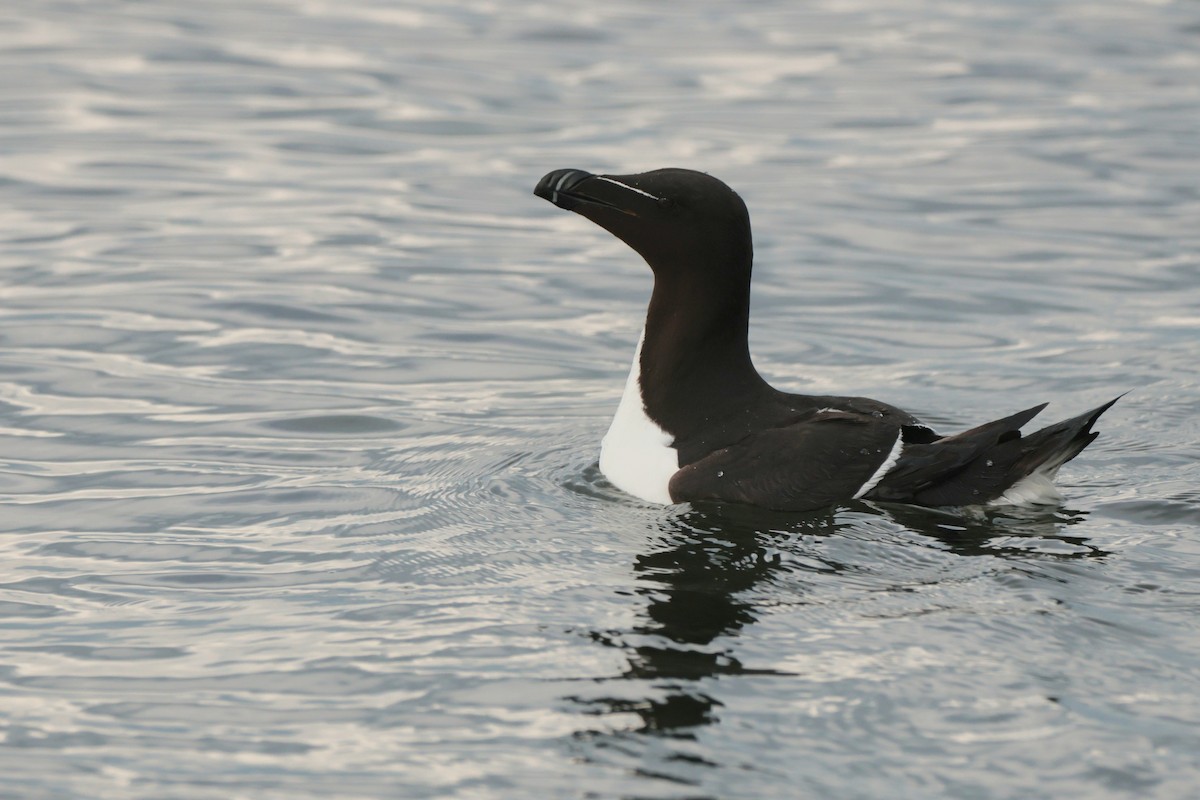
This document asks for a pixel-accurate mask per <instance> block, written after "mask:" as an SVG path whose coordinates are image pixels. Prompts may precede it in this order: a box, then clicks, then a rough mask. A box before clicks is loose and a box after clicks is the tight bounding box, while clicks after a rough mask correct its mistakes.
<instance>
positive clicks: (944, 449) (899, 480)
mask: <svg viewBox="0 0 1200 800" xmlns="http://www.w3.org/2000/svg"><path fill="white" fill-rule="evenodd" d="M1120 399H1121V398H1120V397H1116V398H1114V399H1113V400H1111V401H1109V402H1107V403H1105V404H1104V405H1102V406H1100V407H1099V408H1096V409H1093V410H1091V411H1088V412H1086V413H1083V414H1080V415H1079V416H1077V417H1072V418H1071V419H1068V420H1064V421H1062V422H1058V423H1055V424H1054V425H1050V426H1048V427H1045V428H1042V429H1041V430H1039V431H1037V432H1035V433H1031V434H1029V435H1028V436H1022V435H1021V431H1020V428H1021V426H1022V425H1024V424H1025V423H1026V422H1028V421H1029V420H1031V419H1033V418H1034V417H1035V416H1037V414H1038V412H1039V411H1041V410H1042V409H1043V408H1045V407H1046V406H1045V404H1042V405H1040V406H1035V407H1034V408H1031V409H1028V410H1026V411H1022V412H1020V413H1018V414H1013V415H1012V416H1011V417H1005V418H1004V419H1000V420H996V421H995V422H989V423H987V424H985V425H980V426H979V427H978V428H972V429H971V430H969V431H966V432H964V433H960V434H957V435H955V436H947V437H946V438H943V439H938V440H936V441H934V442H930V443H928V444H906V445H905V446H904V449H903V451H902V452H901V455H900V461H899V462H898V463H897V464H896V466H895V467H893V468H892V469H891V470H890V471H889V472H888V473H887V475H885V476H884V478H883V480H882V481H880V482H879V485H877V486H876V487H875V488H874V489H872V490H871V491H870V492H869V493H868V494H867V495H866V499H868V500H884V501H890V502H898V503H913V504H916V505H922V506H969V505H978V504H981V503H988V502H991V501H993V500H998V499H1000V498H1001V497H1004V495H1005V493H1006V492H1009V490H1010V489H1013V487H1014V486H1015V485H1016V484H1018V483H1019V482H1020V481H1022V480H1023V479H1025V478H1028V477H1030V476H1031V475H1041V476H1044V477H1045V478H1046V479H1047V480H1051V479H1053V478H1054V474H1055V473H1056V472H1057V471H1058V468H1059V467H1061V466H1062V465H1063V464H1065V463H1067V462H1068V461H1070V460H1071V459H1072V458H1074V457H1075V456H1077V455H1079V453H1080V451H1082V450H1083V448H1085V447H1087V446H1088V445H1089V444H1091V443H1092V440H1094V439H1095V438H1096V436H1097V435H1098V434H1096V433H1095V432H1094V431H1093V430H1092V425H1094V424H1095V423H1096V420H1097V419H1099V417H1100V415H1101V414H1103V413H1104V412H1105V411H1107V410H1108V409H1109V408H1110V407H1111V406H1112V404H1113V403H1115V402H1117V400H1120ZM1013 494H1014V495H1017V497H1016V499H1017V500H1020V494H1021V493H1020V492H1014V493H1013Z"/></svg>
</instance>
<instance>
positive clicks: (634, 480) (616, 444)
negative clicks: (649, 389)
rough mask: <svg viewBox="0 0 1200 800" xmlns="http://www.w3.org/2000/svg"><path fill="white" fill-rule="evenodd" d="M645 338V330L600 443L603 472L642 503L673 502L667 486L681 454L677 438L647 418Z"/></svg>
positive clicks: (617, 485) (613, 483) (677, 469)
mask: <svg viewBox="0 0 1200 800" xmlns="http://www.w3.org/2000/svg"><path fill="white" fill-rule="evenodd" d="M645 338H646V332H645V331H644V330H643V331H642V335H641V337H639V338H638V346H637V351H636V352H635V353H634V354H633V366H632V367H631V368H630V370H629V379H628V380H626V381H625V393H624V394H622V395H621V404H620V405H619V406H617V414H616V416H615V417H613V421H612V425H610V426H609V428H608V433H607V434H605V436H604V441H602V442H601V443H600V471H601V472H603V473H604V477H605V478H608V480H609V482H610V483H612V485H613V486H616V487H617V488H618V489H620V490H622V491H624V492H628V493H629V494H631V495H633V496H634V497H637V498H638V499H640V500H646V501H648V502H651V503H670V502H671V493H670V491H668V488H667V487H668V485H669V484H670V482H671V476H672V475H674V474H675V473H676V472H678V471H679V453H678V452H676V450H675V448H673V447H671V443H672V442H673V441H674V440H675V437H673V436H671V434H669V433H667V432H666V431H664V430H663V429H662V428H660V427H658V425H657V424H656V423H655V422H654V421H653V420H652V419H650V417H649V416H647V415H646V406H645V404H644V403H643V402H642V387H641V380H640V378H641V370H640V365H641V356H642V340H643V339H645Z"/></svg>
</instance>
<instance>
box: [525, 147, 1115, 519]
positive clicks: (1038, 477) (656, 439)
mask: <svg viewBox="0 0 1200 800" xmlns="http://www.w3.org/2000/svg"><path fill="white" fill-rule="evenodd" d="M534 194H536V195H537V196H538V197H542V198H545V199H546V200H549V201H550V202H551V203H553V204H554V205H556V206H558V207H559V208H565V209H567V210H569V211H574V212H575V213H577V214H579V215H581V216H583V217H586V218H587V219H590V220H591V221H592V222H594V223H596V224H597V225H599V226H600V227H602V228H604V229H605V230H607V231H609V232H610V233H612V234H613V235H614V236H616V237H617V238H619V239H620V240H621V241H623V242H625V243H626V244H627V245H629V246H630V247H632V248H633V249H634V250H636V251H637V252H638V253H639V254H640V255H641V256H642V257H643V258H644V259H645V260H646V263H648V264H649V265H650V268H651V269H652V270H653V271H654V291H653V294H652V295H651V297H650V306H649V309H648V311H647V313H646V324H645V327H644V328H643V330H642V335H641V337H640V339H639V341H638V346H637V351H636V352H635V354H634V358H633V367H632V369H631V370H630V372H629V378H628V380H627V381H626V383H625V392H624V394H623V395H622V396H621V402H620V405H619V406H618V408H617V413H616V416H615V417H614V418H613V422H612V426H611V427H610V428H609V430H608V434H607V435H606V436H605V437H604V441H603V442H602V444H601V446H600V470H601V471H602V472H603V473H604V476H605V477H606V478H607V479H608V480H609V481H611V482H612V483H613V484H614V485H615V486H617V487H618V488H620V489H622V490H624V491H626V492H628V493H629V494H631V495H634V496H635V497H638V498H640V499H642V500H646V501H650V502H654V503H682V502H688V501H697V500H717V501H726V502H735V503H747V504H751V505H755V506H762V507H765V508H770V509H777V510H782V511H808V510H814V509H819V508H825V507H828V506H833V505H838V504H843V503H847V502H849V501H851V500H857V499H863V500H878V501H885V502H899V503H911V504H915V505H923V506H971V505H981V504H988V503H993V504H1021V505H1024V504H1031V503H1040V502H1054V501H1056V500H1059V499H1061V496H1060V495H1058V494H1057V492H1056V491H1055V490H1054V486H1053V483H1052V481H1053V478H1054V475H1055V473H1056V472H1057V471H1058V468H1059V467H1061V466H1062V465H1063V464H1064V463H1066V462H1067V461H1070V460H1071V459H1072V458H1074V457H1075V456H1076V455H1078V454H1079V452H1080V451H1081V450H1083V448H1085V447H1087V446H1088V444H1090V443H1091V442H1092V440H1093V439H1095V438H1096V435H1097V434H1096V433H1094V432H1093V431H1092V429H1091V427H1092V425H1093V424H1094V423H1095V422H1096V419H1097V418H1098V417H1099V416H1100V415H1101V414H1102V413H1104V411H1105V410H1106V409H1108V407H1109V406H1111V405H1112V404H1113V403H1114V402H1116V400H1113V401H1111V402H1108V403H1105V404H1104V405H1102V406H1100V407H1099V408H1097V409H1094V410H1092V411H1088V412H1086V413H1084V414H1081V415H1079V416H1077V417H1073V418H1071V419H1068V420H1065V421H1063V422H1059V423H1056V424H1054V425H1051V426H1049V427H1046V428H1043V429H1041V430H1039V431H1037V432H1036V433H1032V434H1029V435H1028V436H1022V435H1021V431H1020V428H1021V426H1022V425H1024V424H1025V423H1027V422H1028V421H1029V420H1031V419H1033V417H1034V416H1035V415H1036V414H1037V413H1038V412H1039V411H1041V410H1042V409H1043V408H1045V404H1042V405H1039V406H1035V407H1033V408H1031V409H1028V410H1026V411H1021V412H1019V413H1017V414H1013V415H1012V416H1010V417H1005V418H1004V419H999V420H996V421H994V422H988V423H985V424H983V425H980V426H978V427H976V428H972V429H971V430H968V431H965V432H964V433H959V434H956V435H953V436H940V435H938V434H937V433H935V432H934V431H933V430H931V429H930V428H929V427H927V426H925V425H923V424H921V422H920V421H918V420H917V419H916V418H915V417H914V416H913V415H911V414H909V413H908V412H906V411H902V410H900V409H899V408H896V407H894V406H890V405H888V404H886V403H881V402H879V401H877V400H871V399H868V398H865V397H834V396H810V395H802V394H791V393H788V392H781V391H779V390H777V389H774V388H772V387H771V386H770V385H769V384H768V383H767V382H766V381H765V380H763V378H762V376H761V375H759V374H758V371H757V370H756V369H755V368H754V365H753V364H752V363H751V361H750V351H749V347H748V344H747V331H748V323H749V313H750V269H751V261H752V258H753V248H752V245H751V237H750V215H749V213H748V212H747V210H746V204H745V203H744V202H742V199H741V198H740V197H739V196H738V195H737V194H736V193H735V192H734V191H733V190H732V189H730V188H729V187H728V186H726V185H725V184H724V183H722V182H721V181H719V180H717V179H716V178H713V177H711V176H709V175H706V174H704V173H702V172H695V171H693V170H687V169H659V170H654V171H653V172H644V173H641V174H637V175H593V174H591V173H588V172H584V171H582V170H577V169H560V170H555V171H554V172H551V173H549V174H547V175H546V176H545V177H543V178H542V179H541V180H540V181H539V182H538V184H537V187H536V188H535V189H534Z"/></svg>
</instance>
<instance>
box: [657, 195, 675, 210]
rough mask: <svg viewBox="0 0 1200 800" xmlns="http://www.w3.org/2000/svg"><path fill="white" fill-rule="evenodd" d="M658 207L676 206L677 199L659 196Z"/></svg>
mask: <svg viewBox="0 0 1200 800" xmlns="http://www.w3.org/2000/svg"><path fill="white" fill-rule="evenodd" d="M658 207H659V208H674V207H675V201H674V200H672V199H671V198H669V197H660V198H658Z"/></svg>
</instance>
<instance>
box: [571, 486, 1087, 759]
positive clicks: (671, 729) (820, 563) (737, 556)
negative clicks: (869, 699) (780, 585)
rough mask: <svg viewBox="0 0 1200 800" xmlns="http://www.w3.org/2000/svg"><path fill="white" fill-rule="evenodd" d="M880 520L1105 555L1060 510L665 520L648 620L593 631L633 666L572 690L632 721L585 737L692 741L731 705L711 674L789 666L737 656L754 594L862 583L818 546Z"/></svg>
mask: <svg viewBox="0 0 1200 800" xmlns="http://www.w3.org/2000/svg"><path fill="white" fill-rule="evenodd" d="M872 518H873V519H874V521H875V522H876V523H877V524H879V525H882V526H887V527H889V528H890V529H891V530H892V531H893V532H894V533H897V534H905V533H907V534H917V535H919V536H922V537H928V538H929V539H931V540H933V541H932V542H930V543H929V545H930V546H933V547H935V548H938V549H942V550H947V551H949V552H951V553H953V554H955V555H959V556H965V557H972V556H993V557H1001V558H1012V559H1026V560H1028V559H1030V558H1037V559H1045V558H1048V557H1049V558H1055V559H1057V558H1095V557H1103V556H1105V555H1107V552H1106V551H1104V550H1101V549H1100V548H1098V547H1096V546H1095V545H1092V544H1090V543H1089V542H1088V540H1087V539H1086V538H1085V537H1080V536H1072V535H1070V534H1069V533H1068V531H1069V529H1070V528H1071V526H1073V525H1076V524H1078V523H1079V522H1081V521H1083V520H1084V519H1085V518H1086V515H1085V514H1084V513H1083V512H1072V511H1065V510H1062V509H1055V510H1042V511H1036V512H1015V511H993V512H988V513H974V514H968V513H963V512H958V513H953V512H946V511H940V510H939V511H931V510H927V509H920V508H913V507H905V506H887V507H881V506H874V505H860V506H856V507H855V508H853V509H843V510H841V511H840V512H839V513H838V514H834V513H823V514H813V515H807V516H804V517H800V518H797V516H796V515H794V514H787V515H783V514H776V513H773V512H767V511H762V510H760V509H751V508H744V507H740V506H710V507H696V508H691V509H689V510H687V511H685V512H683V513H681V514H680V515H679V516H677V517H675V518H672V519H670V520H668V521H665V522H664V523H663V524H662V527H661V530H659V531H657V532H656V533H655V535H654V536H653V539H652V543H651V545H650V547H649V548H648V550H647V552H646V553H644V554H642V555H639V556H637V558H636V560H635V561H634V564H633V572H634V577H635V579H636V583H635V589H634V591H633V592H632V594H633V595H634V596H636V597H637V598H638V599H639V601H642V602H644V603H645V609H644V611H642V612H641V614H640V615H639V618H640V623H639V624H637V625H635V626H633V627H631V628H630V629H629V630H626V631H593V632H592V633H591V635H592V638H593V639H594V640H595V641H597V642H599V643H601V644H603V645H605V646H607V647H614V648H619V649H621V650H623V651H624V653H625V656H626V659H627V667H626V669H625V670H624V671H622V672H621V673H620V674H619V675H618V676H616V677H615V678H611V679H607V680H605V681H603V683H602V685H603V686H604V687H605V691H604V693H603V694H601V696H598V697H581V696H574V697H571V698H568V699H569V700H571V701H572V702H574V703H576V704H578V705H579V706H580V707H582V708H583V709H584V711H585V713H587V714H591V715H597V716H602V717H606V718H611V717H621V716H625V717H628V718H629V720H630V721H629V723H627V724H626V723H622V724H619V726H618V728H617V729H616V730H614V729H613V728H612V727H608V729H607V731H597V730H593V731H587V732H584V733H581V734H580V736H581V737H583V738H588V739H592V740H594V741H595V742H596V743H597V744H598V745H599V746H600V747H604V746H611V747H616V746H617V745H616V743H617V741H619V740H623V739H628V738H629V737H630V736H637V735H640V734H650V735H652V736H655V737H658V738H660V739H662V738H670V739H674V740H690V739H693V738H694V735H695V733H696V731H697V729H699V728H701V727H702V726H706V725H712V724H715V723H717V722H719V720H720V716H719V709H720V708H721V706H722V703H721V701H720V699H719V698H718V697H715V696H714V695H713V694H712V691H713V689H714V688H715V686H716V683H715V681H713V680H710V679H713V678H725V677H729V676H737V675H784V674H787V673H784V672H779V671H776V670H772V669H762V668H751V667H747V666H745V665H744V664H743V663H742V661H741V660H740V659H739V658H738V655H737V652H736V645H737V642H738V637H739V636H740V635H741V633H742V631H743V630H744V629H745V628H746V627H747V626H750V625H752V624H753V623H754V622H755V621H756V620H757V619H758V617H759V616H760V613H761V612H760V611H759V609H758V608H756V605H755V599H756V598H761V597H763V596H764V594H765V595H769V594H770V592H771V588H770V585H769V584H770V582H771V581H772V580H774V579H775V578H776V577H777V575H778V574H779V573H780V572H781V571H784V572H787V573H788V574H789V580H788V583H787V589H786V591H787V593H788V596H787V598H786V600H787V602H788V603H789V604H795V603H797V602H803V596H804V594H805V593H806V591H808V590H811V589H813V588H815V585H814V584H813V583H812V582H811V581H810V582H807V583H806V581H805V580H804V579H803V578H801V580H797V575H796V572H797V571H801V572H803V573H804V574H806V575H809V576H811V577H812V578H816V577H817V576H818V575H822V576H829V575H834V576H840V575H843V574H847V575H849V574H853V575H854V576H855V577H856V578H857V579H861V573H862V571H863V570H862V567H861V565H854V564H847V563H842V562H840V561H838V560H837V559H836V558H834V557H831V556H830V555H829V554H827V553H823V552H822V549H823V548H821V547H819V546H817V547H814V546H812V542H813V539H814V537H815V538H817V539H823V538H825V537H829V536H833V535H835V534H838V533H839V532H840V531H843V530H845V531H847V532H848V533H851V532H853V531H859V532H861V531H862V529H863V527H864V520H870V519H872ZM895 544H896V543H895V542H893V545H894V546H895ZM902 544H903V543H902ZM818 545H819V542H818ZM911 546H912V547H914V548H919V547H920V543H919V542H914V543H912V545H911ZM867 555H868V556H870V553H868V554H867ZM798 563H799V564H801V565H802V566H801V567H799V568H798V567H797V564H798ZM881 566H882V567H884V568H886V564H884V565H881ZM759 602H761V600H760V601H759ZM609 721H610V722H612V721H613V720H611V719H610V720H609ZM617 749H618V750H620V749H621V748H620V747H617ZM627 749H628V748H626V750H627ZM630 755H632V753H630ZM676 757H679V754H678V753H674V754H672V755H671V758H672V759H674V758H676ZM704 763H711V762H708V761H705V762H704Z"/></svg>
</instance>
